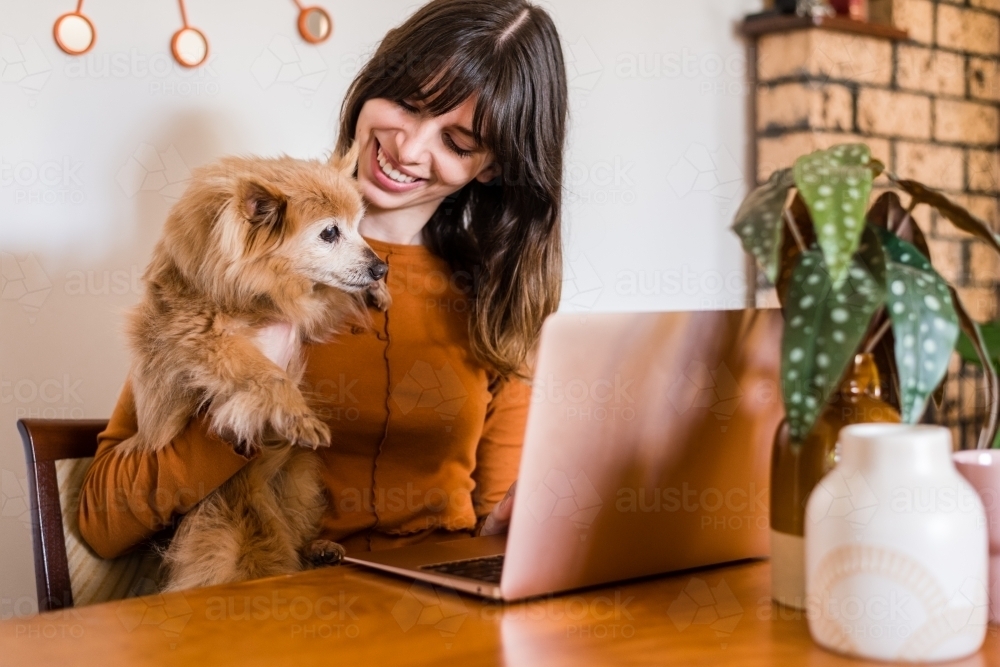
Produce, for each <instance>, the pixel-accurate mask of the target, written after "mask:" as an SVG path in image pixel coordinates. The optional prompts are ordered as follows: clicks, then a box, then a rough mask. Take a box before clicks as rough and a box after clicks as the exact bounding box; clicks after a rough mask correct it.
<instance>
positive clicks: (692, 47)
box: [0, 0, 761, 618]
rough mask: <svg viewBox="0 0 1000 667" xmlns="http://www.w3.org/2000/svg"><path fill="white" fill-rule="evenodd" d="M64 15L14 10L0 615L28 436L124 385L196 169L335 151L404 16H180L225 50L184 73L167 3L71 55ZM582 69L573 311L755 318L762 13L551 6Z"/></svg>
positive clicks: (50, 9)
mask: <svg viewBox="0 0 1000 667" xmlns="http://www.w3.org/2000/svg"><path fill="white" fill-rule="evenodd" d="M73 4H74V3H72V2H54V1H52V2H41V1H39V2H23V1H18V0H0V113H2V122H0V252H2V267H0V269H2V271H0V273H2V278H0V327H2V329H0V380H2V384H0V471H2V480H0V481H2V485H0V503H2V509H0V618H6V617H9V616H10V615H11V614H24V613H29V612H30V611H32V610H33V609H34V608H35V587H34V578H33V566H32V556H31V541H30V533H29V527H28V520H27V497H26V493H27V489H26V482H25V469H24V458H23V455H22V451H21V444H20V440H19V438H18V437H17V434H16V429H15V420H16V419H18V418H19V417H25V416H49V417H78V418H79V417H88V418H99V417H100V418H104V417H107V416H108V415H109V414H110V411H111V408H112V406H113V404H114V400H115V398H116V396H117V393H118V390H119V388H120V386H121V383H122V380H123V378H124V374H125V369H126V353H125V350H124V349H123V344H122V336H121V322H122V319H121V313H122V311H123V310H124V309H125V308H126V307H128V306H129V305H131V304H132V303H134V302H135V301H136V299H137V298H138V294H139V287H140V286H139V281H138V277H139V275H140V274H141V273H142V270H143V268H144V266H145V264H146V261H147V260H148V256H149V252H150V250H151V248H152V245H153V243H154V242H155V240H156V238H157V235H158V231H159V229H160V225H161V224H162V222H163V220H164V218H165V216H166V214H167V210H168V208H169V207H170V205H171V203H172V202H173V201H174V199H175V198H176V196H177V195H178V194H179V192H180V191H181V190H182V189H183V187H184V182H185V180H186V179H187V177H188V175H189V170H190V169H191V168H193V167H195V166H198V165H201V164H204V163H206V162H208V161H210V160H213V159H214V158H216V157H218V156H221V155H224V154H228V153H256V154H264V155H273V154H276V153H288V154H290V155H293V156H298V157H316V156H322V155H324V154H325V153H326V152H327V151H328V150H329V149H330V148H331V147H332V145H333V141H334V138H335V135H334V132H335V127H336V118H337V114H338V111H339V107H340V101H341V99H342V97H343V93H344V91H345V90H346V88H347V85H348V84H349V82H350V80H351V78H352V76H353V75H354V73H355V72H356V71H357V70H358V68H359V64H360V62H362V61H363V59H364V57H365V54H368V53H371V51H372V49H373V47H374V45H375V44H376V43H377V41H378V40H379V39H380V38H381V36H382V35H383V34H384V33H385V31H386V30H387V29H388V28H389V27H391V26H393V25H395V24H397V23H398V22H399V21H400V20H401V19H402V18H403V17H404V16H405V15H407V14H409V13H410V12H411V11H412V10H413V9H414V8H415V7H416V6H417V4H416V3H414V2H413V0H380V1H379V2H371V3H360V2H348V1H347V0H336V1H334V0H322V3H321V4H323V5H324V6H326V7H327V8H328V9H329V10H330V11H331V13H332V15H333V17H334V20H335V23H336V32H335V34H334V36H333V38H332V39H330V40H329V41H328V42H326V43H325V44H322V45H320V46H318V47H312V46H307V45H306V44H305V43H303V42H302V41H301V40H300V39H299V38H298V35H297V33H296V31H295V11H294V6H293V5H292V3H290V2H276V1H274V0H267V1H265V0H252V1H249V0H240V1H239V2H237V0H216V1H214V2H189V3H188V11H189V18H190V21H191V24H192V25H194V26H196V27H199V28H201V29H202V30H203V31H204V32H205V34H206V35H207V36H208V38H209V40H210V42H211V47H212V55H211V56H210V60H209V62H208V64H207V65H206V66H204V67H202V68H200V69H198V70H195V71H193V72H188V71H184V70H182V69H181V68H179V67H178V66H176V65H174V64H173V61H172V60H171V59H170V56H169V50H168V45H169V40H170V36H171V34H172V33H173V32H174V31H175V30H176V29H177V28H178V27H179V24H180V19H179V16H178V11H177V6H176V4H175V3H173V2H170V1H167V0H162V1H160V2H151V1H146V2H134V1H131V0H130V1H126V0H102V1H101V2H88V3H86V4H85V6H84V8H85V12H86V14H87V15H89V16H90V17H91V19H92V20H93V22H94V24H95V26H96V28H97V34H98V41H97V44H96V46H95V47H94V49H93V51H92V52H91V53H89V54H87V55H86V56H83V57H80V58H72V57H69V56H67V55H65V54H63V53H62V52H61V51H59V50H58V49H57V48H56V46H55V44H54V43H53V40H52V36H51V35H52V24H53V21H54V20H55V18H56V17H57V16H58V15H59V14H61V13H62V12H65V11H69V10H70V9H71V8H72V5H73ZM543 4H544V5H545V6H546V7H548V8H549V9H550V10H551V11H552V13H553V15H554V16H555V18H556V21H557V24H558V26H559V29H560V32H561V34H562V37H563V41H564V48H565V52H566V55H567V58H568V59H569V61H570V66H569V68H570V86H571V89H572V96H571V114H572V125H571V127H572V129H571V135H570V141H569V155H568V161H569V170H568V174H567V183H566V192H567V209H566V215H565V222H566V258H567V263H566V283H565V288H564V295H565V298H564V308H566V309H577V310H579V309H598V310H609V309H617V310H631V309H642V310H655V309H687V308H733V307H740V306H741V305H742V304H743V299H744V287H743V261H742V253H741V252H740V250H739V246H738V244H737V242H736V239H735V238H734V237H733V235H732V234H731V233H730V232H728V230H727V228H728V225H729V222H730V218H731V216H732V213H733V211H734V208H735V206H736V205H737V204H738V202H739V200H740V198H741V196H742V194H743V192H744V191H745V181H746V176H747V173H748V172H747V168H746V158H745V149H746V143H747V141H748V135H747V132H746V99H747V95H746V92H747V91H746V83H745V81H746V79H745V76H744V74H745V51H744V46H743V44H742V43H741V42H740V41H739V39H738V38H737V37H736V34H735V23H736V22H737V21H738V19H739V18H740V17H741V16H742V15H743V14H745V13H747V12H749V11H755V10H757V9H759V6H760V4H761V3H760V0H710V1H707V2H706V1H700V2H689V1H686V0H618V1H616V2H610V1H598V0H548V1H546V2H544V3H543Z"/></svg>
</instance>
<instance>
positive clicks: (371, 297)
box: [368, 280, 392, 311]
mask: <svg viewBox="0 0 1000 667" xmlns="http://www.w3.org/2000/svg"><path fill="white" fill-rule="evenodd" d="M368 303H370V304H371V305H373V306H375V307H376V308H378V309H379V310H381V311H386V310H388V309H389V306H391V305H392V297H391V296H389V288H388V287H386V284H385V281H384V280H377V281H375V282H373V283H372V284H371V285H370V286H369V287H368Z"/></svg>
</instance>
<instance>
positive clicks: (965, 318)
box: [948, 287, 1000, 449]
mask: <svg viewBox="0 0 1000 667" xmlns="http://www.w3.org/2000/svg"><path fill="white" fill-rule="evenodd" d="M948 291H949V292H951V301H952V303H953V304H954V306H955V313H956V314H957V315H958V324H959V326H961V327H962V333H964V334H965V335H966V337H967V338H968V339H969V340H970V341H971V342H972V345H973V347H974V348H975V350H976V354H977V355H978V356H979V362H980V364H982V367H983V375H984V377H985V380H986V401H987V403H988V404H989V406H990V413H989V415H988V416H987V418H986V423H985V424H983V430H982V431H981V432H980V433H979V448H980V449H983V448H986V447H990V446H993V447H996V446H997V444H998V443H997V439H996V438H997V426H998V425H1000V381H998V379H997V371H996V369H995V368H994V367H993V364H992V363H990V356H989V352H987V349H986V342H985V341H984V340H983V335H982V333H981V332H980V330H979V325H977V324H976V322H975V321H974V320H973V319H972V317H971V316H970V315H969V313H968V311H966V310H965V305H964V304H963V303H962V300H961V299H960V298H958V292H956V291H955V288H954V287H949V288H948Z"/></svg>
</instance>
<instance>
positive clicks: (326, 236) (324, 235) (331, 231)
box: [319, 225, 340, 243]
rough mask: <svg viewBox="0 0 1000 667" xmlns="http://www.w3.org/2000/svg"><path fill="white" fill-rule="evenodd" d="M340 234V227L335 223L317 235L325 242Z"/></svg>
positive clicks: (333, 239)
mask: <svg viewBox="0 0 1000 667" xmlns="http://www.w3.org/2000/svg"><path fill="white" fill-rule="evenodd" d="M339 236H340V229H338V228H337V226H336V225H330V226H329V227H327V228H326V229H324V230H323V231H322V232H320V233H319V237H320V238H321V239H323V240H324V241H326V242H327V243H333V242H334V241H336V240H337V238H338V237H339Z"/></svg>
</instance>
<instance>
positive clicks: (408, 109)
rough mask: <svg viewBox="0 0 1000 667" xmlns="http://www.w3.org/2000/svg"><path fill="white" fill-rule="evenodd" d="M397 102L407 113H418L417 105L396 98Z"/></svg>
mask: <svg viewBox="0 0 1000 667" xmlns="http://www.w3.org/2000/svg"><path fill="white" fill-rule="evenodd" d="M396 104H398V105H399V106H400V108H401V109H403V111H405V112H406V113H417V107H415V106H413V105H412V104H410V103H409V102H407V101H406V100H396Z"/></svg>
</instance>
